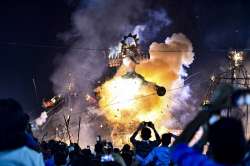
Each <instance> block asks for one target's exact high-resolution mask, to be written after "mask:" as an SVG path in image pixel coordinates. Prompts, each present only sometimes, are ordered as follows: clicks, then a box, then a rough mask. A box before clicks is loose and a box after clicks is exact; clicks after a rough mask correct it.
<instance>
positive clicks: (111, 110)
mask: <svg viewBox="0 0 250 166" xmlns="http://www.w3.org/2000/svg"><path fill="white" fill-rule="evenodd" d="M137 41H138V39H137V38H136V35H131V34H129V35H128V36H125V37H124V40H123V41H122V42H121V44H120V45H119V46H118V47H120V48H118V49H117V50H118V52H117V55H116V56H114V55H110V62H109V63H110V66H116V67H117V68H118V70H117V73H116V74H115V76H114V77H113V78H111V79H110V80H108V81H106V82H104V83H103V84H102V85H101V86H99V87H98V88H97V94H98V96H99V97H100V100H99V102H98V103H99V107H100V110H101V111H102V112H103V115H104V116H105V118H106V119H107V121H108V123H109V124H110V126H111V128H112V133H111V137H112V140H113V141H114V143H115V144H116V145H118V146H119V145H122V144H124V143H128V141H129V137H130V136H131V133H132V132H133V131H134V130H135V128H136V127H137V125H138V124H139V123H140V122H142V121H152V122H154V123H155V124H156V126H157V127H158V128H159V130H160V131H161V132H166V131H167V130H168V129H167V127H166V125H163V124H164V123H166V121H170V119H171V117H172V116H171V112H170V110H171V109H172V108H173V106H174V104H173V102H172V100H173V98H174V97H175V93H173V92H170V91H171V89H173V88H177V87H181V86H183V82H182V78H181V76H182V75H181V72H183V71H182V70H183V65H185V63H186V65H188V64H190V63H192V61H193V53H192V47H190V45H188V44H187V43H189V41H188V39H186V38H185V36H184V35H180V34H179V35H178V34H175V35H173V37H172V38H167V39H166V41H165V43H160V44H159V43H153V44H152V45H151V46H150V50H149V54H150V56H146V58H145V56H143V55H142V54H141V52H140V50H139V48H138V43H137ZM187 61H189V62H187ZM168 90H169V92H170V93H168Z"/></svg>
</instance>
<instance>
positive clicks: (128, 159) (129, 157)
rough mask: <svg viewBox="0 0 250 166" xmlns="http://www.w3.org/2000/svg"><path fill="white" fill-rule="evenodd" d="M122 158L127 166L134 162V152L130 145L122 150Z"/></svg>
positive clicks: (126, 145)
mask: <svg viewBox="0 0 250 166" xmlns="http://www.w3.org/2000/svg"><path fill="white" fill-rule="evenodd" d="M121 156H122V158H123V160H124V161H125V163H126V165H127V166H130V165H131V164H132V161H133V152H132V151H131V150H130V145H129V144H125V145H124V146H123V148H122V152H121Z"/></svg>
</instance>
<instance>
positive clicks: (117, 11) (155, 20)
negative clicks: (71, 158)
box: [47, 0, 193, 145]
mask: <svg viewBox="0 0 250 166" xmlns="http://www.w3.org/2000/svg"><path fill="white" fill-rule="evenodd" d="M144 3H145V1H143V0H138V1H134V0H128V1H122V0H107V1H98V0H88V1H82V6H79V8H78V9H77V11H75V12H74V14H73V16H72V30H71V31H69V32H66V33H63V34H60V35H59V37H60V38H61V39H63V40H64V41H65V42H67V43H70V44H71V48H70V49H69V50H68V52H67V53H66V54H65V55H64V56H63V57H62V56H60V57H58V58H57V59H55V64H56V65H57V67H56V70H55V71H54V73H53V74H52V76H51V81H52V83H53V87H54V92H55V94H62V95H63V96H65V97H66V99H67V102H66V104H65V106H64V108H63V109H62V110H60V111H59V112H58V113H57V114H56V115H54V116H53V118H52V119H51V120H50V122H49V123H50V125H47V126H52V127H50V128H51V133H53V132H54V131H52V130H53V128H54V129H55V128H56V127H57V126H60V125H64V121H63V115H71V132H72V135H73V139H74V140H76V135H77V122H78V117H79V116H81V117H82V121H81V122H82V125H81V126H82V128H81V131H80V132H81V135H80V144H81V145H90V144H93V143H94V142H93V141H95V137H96V135H97V134H99V133H101V132H102V130H103V129H102V128H100V125H101V126H102V124H101V123H102V122H104V123H105V120H104V119H103V117H102V116H103V115H102V114H100V111H98V110H96V109H94V110H91V109H88V108H86V107H87V103H86V101H85V100H84V98H85V95H86V94H93V89H95V87H96V82H97V81H98V80H99V79H100V78H101V77H103V76H104V75H105V72H106V71H107V54H108V53H107V52H106V50H107V48H111V47H113V46H115V45H117V43H118V42H119V41H120V40H121V39H122V37H123V36H124V35H126V34H128V33H130V32H133V33H136V34H138V35H139V37H140V38H141V41H142V44H146V43H149V42H151V41H153V40H154V39H155V38H156V37H157V35H159V33H160V32H161V31H162V29H165V28H167V26H168V25H170V24H171V20H170V19H169V17H168V15H167V13H166V11H165V10H163V9H158V10H152V9H148V8H146V7H145V4H144ZM140 18H146V19H144V20H141V19H140ZM168 43H171V45H168ZM166 46H167V48H166ZM179 47H181V48H179ZM166 49H167V50H168V51H169V50H170V51H171V50H179V51H183V52H181V55H179V54H178V55H170V54H168V55H167V57H169V58H166V61H167V60H170V62H168V63H167V65H168V66H165V67H164V71H166V73H165V74H163V75H160V76H162V77H164V76H165V75H166V74H170V77H173V78H174V80H176V82H175V84H176V87H178V86H182V85H184V82H183V80H182V79H181V77H182V76H184V75H185V74H186V73H185V70H184V68H183V67H182V65H184V66H185V67H188V66H189V65H190V64H191V63H192V61H193V59H192V58H193V54H192V53H190V54H188V55H187V54H186V52H185V51H192V46H191V43H190V41H189V40H188V39H187V38H186V37H185V36H184V35H182V34H175V35H173V36H172V37H171V38H168V39H166V43H165V44H164V43H163V44H157V43H153V44H152V45H151V46H150V51H151V52H150V54H152V57H154V55H153V54H157V53H153V52H152V51H153V50H166ZM163 54H164V56H165V54H166V53H163ZM163 54H162V55H163ZM173 54H175V53H173ZM172 56H175V57H177V58H171V57H172ZM152 61H157V58H156V59H152ZM171 61H172V62H173V61H176V63H178V65H177V67H175V68H174V69H171V70H172V71H168V69H167V68H168V67H169V66H171V65H172V63H171ZM152 64H154V63H152ZM156 64H157V63H156ZM165 69H167V70H165ZM149 70H151V71H152V72H151V73H154V74H155V75H159V74H158V73H157V71H158V70H155V69H154V68H151V69H150V68H149ZM138 72H139V73H140V66H139V67H138ZM140 74H141V73H140ZM142 75H143V73H142ZM152 77H154V75H152ZM168 77H169V75H168ZM146 78H149V81H150V77H146ZM156 83H159V85H161V84H162V83H161V82H157V81H156ZM167 85H168V87H169V88H170V89H171V88H173V87H175V86H174V85H173V84H172V83H170V82H167ZM177 85H178V86H177ZM189 90H190V89H188V88H187V89H186V90H185V93H184V92H179V93H180V94H181V95H183V97H182V98H184V96H186V97H187V96H188V94H190V93H189ZM185 94H186V95H185ZM176 95H177V92H176ZM176 107H177V106H176Z"/></svg>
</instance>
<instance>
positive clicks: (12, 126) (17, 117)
mask: <svg viewBox="0 0 250 166" xmlns="http://www.w3.org/2000/svg"><path fill="white" fill-rule="evenodd" d="M0 115H1V116H0V133H1V136H0V151H2V150H11V149H16V148H19V147H21V146H23V145H25V129H26V126H27V124H28V121H27V116H26V115H25V113H24V112H23V109H22V107H21V105H20V104H19V103H18V102H17V101H15V100H13V99H0Z"/></svg>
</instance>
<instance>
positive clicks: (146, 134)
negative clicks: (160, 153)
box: [130, 122, 161, 158]
mask: <svg viewBox="0 0 250 166" xmlns="http://www.w3.org/2000/svg"><path fill="white" fill-rule="evenodd" d="M147 126H148V127H150V128H151V129H153V131H154V134H155V138H156V140H154V141H150V140H149V139H150V138H151V130H150V128H148V127H147ZM139 131H141V138H142V140H141V141H138V140H136V139H135V137H136V136H137V134H138V132H139ZM130 141H131V143H132V144H133V145H134V147H135V150H136V155H139V156H140V157H142V158H145V157H146V156H147V155H148V153H149V152H151V150H153V149H154V148H155V147H157V146H158V145H159V144H160V142H161V138H160V136H159V134H158V132H157V131H156V129H155V127H154V124H153V123H152V122H147V123H146V122H143V123H141V124H140V125H139V127H138V128H137V130H136V131H135V133H134V134H133V135H132V136H131V138H130Z"/></svg>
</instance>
